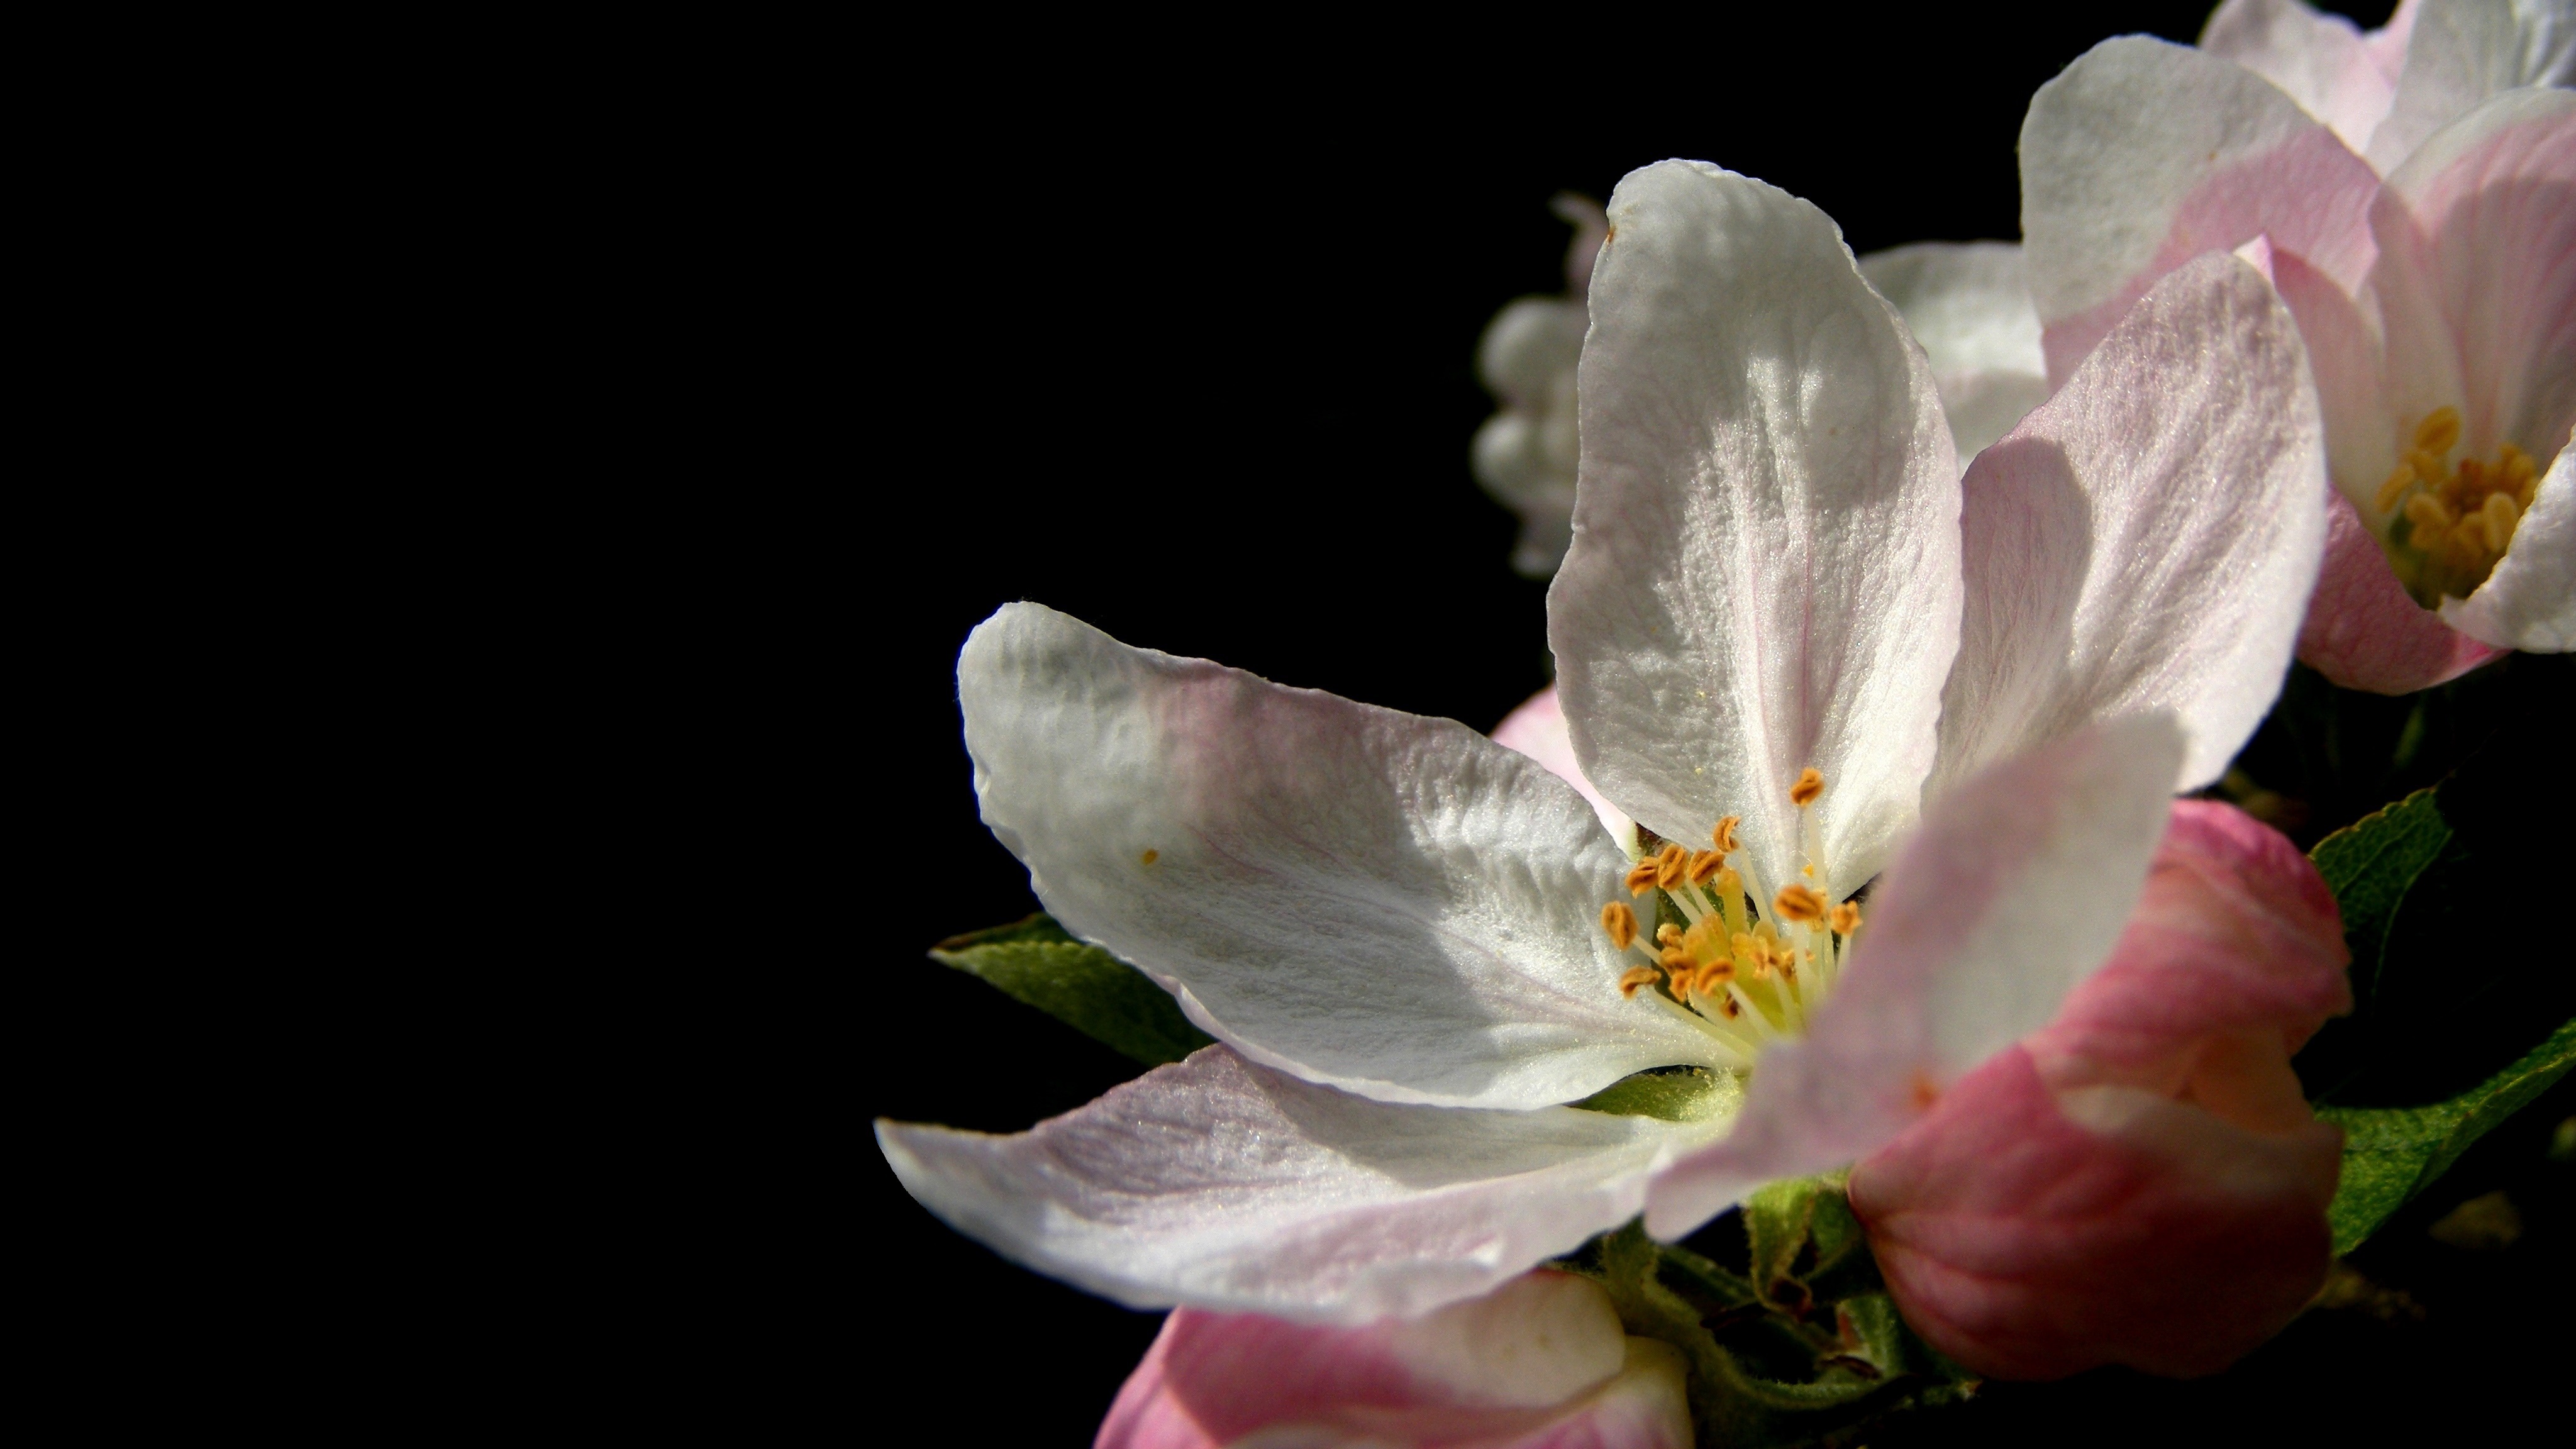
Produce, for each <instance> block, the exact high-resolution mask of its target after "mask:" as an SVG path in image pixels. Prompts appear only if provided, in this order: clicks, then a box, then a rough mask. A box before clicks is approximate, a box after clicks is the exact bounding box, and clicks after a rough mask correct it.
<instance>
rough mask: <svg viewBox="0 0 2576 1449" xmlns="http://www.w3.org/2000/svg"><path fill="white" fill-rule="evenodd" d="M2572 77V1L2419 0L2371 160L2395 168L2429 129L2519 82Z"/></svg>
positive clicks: (2575, 20) (2575, 10)
mask: <svg viewBox="0 0 2576 1449" xmlns="http://www.w3.org/2000/svg"><path fill="white" fill-rule="evenodd" d="M2571 82H2576V6H2571V5H2570V4H2568V0H2425V3H2424V4H2423V5H2422V6H2421V7H2420V8H2418V9H2417V11H2416V12H2415V32H2414V35H2413V36H2412V38H2410V39H2409V40H2408V42H2407V45H2406V69H2405V72H2404V73H2403V74H2402V75H2401V76H2400V77H2399V78H2398V82H2397V96H2396V99H2395V100H2394V101H2393V102H2392V103H2391V104H2390V106H2389V109H2388V119H2387V120H2385V121H2382V122H2381V123H2380V125H2379V129H2378V130H2377V131H2375V132H2373V133H2372V135H2371V138H2370V160H2371V164H2373V165H2375V166H2377V167H2378V168H2379V169H2380V170H2381V171H2382V172H2394V171H2395V170H2397V168H2398V167H2400V166H2403V165H2405V164H2406V162H2407V160H2408V158H2410V157H2412V156H2413V155H2414V154H2415V150H2416V148H2417V147H2419V146H2421V145H2423V144H2424V142H2425V141H2426V140H2427V139H2429V138H2430V137H2431V136H2432V135H2433V133H2434V132H2436V131H2439V130H2441V129H2442V128H2443V127H2444V126H2447V125H2449V124H2451V123H2452V122H2453V121H2456V120H2458V119H2459V118H2460V117H2462V116H2465V115H2467V114H2468V113H2469V112H2471V111H2473V110H2475V109H2477V107H2478V106H2479V105H2480V104H2481V103H2483V102H2485V101H2487V100H2488V99H2490V98H2492V97H2494V96H2498V95H2501V94H2503V93H2504V92H2506V91H2509V90H2513V89H2516V88H2518V87H2522V86H2563V85H2567V84H2570V83H2571Z"/></svg>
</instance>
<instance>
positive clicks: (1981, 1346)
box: [1851, 801, 2352, 1379]
mask: <svg viewBox="0 0 2576 1449" xmlns="http://www.w3.org/2000/svg"><path fill="white" fill-rule="evenodd" d="M2349 959H2350V958H2349V955H2348V953H2347V952H2346V950H2345V948H2344V943H2343V932H2342V925H2341V921H2340V919H2339V917H2338V915H2337V913H2336V910H2335V905H2334V899H2333V897H2332V896H2331V895H2330V894H2328V892H2327V890H2326V887H2325V882H2324V881H2323V880H2321V879H2320V878H2319V877H2318V875H2317V873H2316V869H2315V867H2314V866H2312V865H2311V864H2309V862H2308V860H2307V857H2305V856H2303V855H2301V854H2300V853H2299V851H2298V849H2297V847H2295V846H2293V845H2291V844H2290V842H2289V841H2288V840H2286V839H2284V838H2282V836H2281V835H2280V834H2279V833H2278V832H2276V831H2273V830H2271V829H2270V828H2268V827H2266V826H2264V825H2262V824H2260V823H2259V822H2257V821H2255V820H2253V819H2252V818H2250V817H2248V816H2246V815H2245V814H2244V813H2243V812H2241V811H2238V810H2235V809H2233V808H2232V807H2229V806H2225V805H2218V804H2213V803H2210V802H2206V801H2181V802H2178V803H2176V804H2175V806H2174V807H2173V816H2172V823H2171V824H2170V825H2169V826H2168V828H2167V830H2166V834H2165V838H2164V842H2163V844H2162V845H2161V846H2160V847H2159V848H2158V851H2157V855H2156V862H2155V866H2154V869H2153V871H2152V872H2151V874H2150V875H2149V877H2148V880H2147V885H2146V890H2145V893H2144V894H2143V896H2142V897H2141V898H2140V900H2139V903H2138V907H2137V910H2136V912H2135V913H2134V914H2133V915H2132V917H2131V918H2130V922H2129V925H2128V928H2127V930H2126V931H2125V932H2124V933H2123V934H2122V936H2121V938H2120V942H2119V944H2118V946H2117V947H2116V948H2114V950H2113V953H2112V956H2111V959H2110V961H2109V963H2108V964H2107V965H2105V966H2104V967H2103V968H2102V969H2101V970H2100V971H2098V972H2097V973H2095V974H2094V975H2093V976H2092V977H2091V978H2089V979H2088V980H2087V981H2086V982H2085V983H2084V984H2083V985H2081V986H2079V987H2078V988H2077V989H2076V990H2075V991H2074V992H2073V994H2071V995H2070V996H2069V997H2068V998H2067V1001H2066V1004H2065V1007H2064V1008H2063V1009H2062V1010H2061V1011H2060V1012H2059V1014H2058V1017H2057V1019H2056V1021H2054V1022H2053V1023H2051V1024H2050V1025H2049V1026H2047V1027H2046V1028H2044V1029H2042V1030H2040V1031H2039V1032H2036V1033H2034V1034H2032V1035H2031V1036H2029V1037H2027V1038H2025V1039H2024V1040H2023V1041H2022V1042H2020V1043H2019V1044H2018V1045H2016V1046H2014V1047H2012V1048H2010V1049H2008V1050H2006V1051H2004V1052H2002V1053H1999V1054H1998V1055H1997V1056H1996V1057H1994V1058H1993V1059H1992V1060H1990V1061H1988V1062H1987V1063H1986V1064H1985V1065H1983V1066H1981V1067H1979V1068H1978V1069H1977V1070H1975V1071H1973V1072H1971V1073H1969V1074H1968V1075H1967V1076H1965V1077H1963V1078H1961V1079H1960V1081H1959V1082H1958V1083H1957V1084H1956V1085H1955V1086H1953V1087H1952V1088H1951V1089H1950V1090H1949V1091H1948V1092H1946V1093H1944V1094H1943V1095H1942V1097H1941V1100H1940V1102H1939V1104H1938V1105H1937V1106H1936V1107H1935V1108H1934V1109H1933V1110H1932V1111H1931V1112H1930V1113H1929V1114H1928V1115H1927V1116H1926V1117H1925V1118H1924V1119H1923V1120H1922V1121H1920V1122H1918V1123H1917V1124H1916V1125H1915V1126H1913V1127H1912V1128H1911V1129H1909V1130H1908V1131H1907V1132H1906V1133H1905V1134H1904V1135H1903V1136H1901V1137H1899V1138H1898V1139H1897V1140H1896V1141H1894V1142H1892V1143H1890V1144H1889V1145H1888V1146H1887V1147H1885V1148H1883V1149H1881V1150H1880V1151H1879V1152H1878V1153H1877V1154H1875V1155H1874V1156H1872V1157H1870V1158H1868V1159H1867V1160H1866V1161H1864V1162H1862V1163H1861V1164H1860V1166H1859V1167H1858V1168H1857V1169H1856V1170H1855V1171H1854V1172H1853V1174H1852V1179H1851V1200H1852V1207H1853V1210H1854V1211H1855V1212H1856V1213H1858V1215H1859V1216H1860V1219H1861V1221H1862V1223H1863V1224H1864V1225H1865V1226H1867V1228H1868V1229H1869V1236H1870V1246H1871V1247H1872V1248H1873V1249H1874V1250H1875V1251H1876V1253H1877V1255H1878V1260H1879V1264H1880V1266H1881V1268H1882V1269H1883V1270H1884V1271H1885V1273H1886V1276H1887V1281H1888V1286H1889V1289H1890V1290H1891V1291H1892V1292H1893V1293H1894V1294H1895V1297H1896V1301H1897V1303H1898V1305H1899V1306H1900V1307H1901V1308H1902V1309H1903V1310H1904V1313H1905V1318H1906V1321H1907V1322H1908V1323H1910V1324H1912V1325H1913V1326H1914V1328H1915V1330H1916V1331H1917V1332H1919V1333H1921V1334H1922V1335H1923V1336H1924V1338H1925V1339H1927V1340H1929V1341H1930V1342H1931V1343H1932V1344H1933V1345H1934V1346H1935V1347H1937V1348H1939V1349H1940V1350H1941V1351H1942V1352H1944V1353H1947V1354H1949V1355H1950V1356H1951V1357H1952V1358H1955V1359H1957V1360H1958V1361H1959V1362H1960V1363H1962V1364H1964V1365H1966V1366H1967V1367H1969V1368H1970V1369H1972V1370H1974V1371H1976V1372H1978V1373H1982V1374H1986V1375H1989V1376H1992V1377H1996V1378H2014V1379H2044V1378H2057V1377H2062V1376H2064V1375H2066V1374H2071V1373H2076V1372H2079V1371H2081V1370H2084V1369H2088V1368H2092V1367H2095V1366H2097V1365H2101V1364H2106V1363H2122V1364H2128V1365H2131V1366H2133V1367H2136V1368H2140V1369H2145V1370H2147V1371H2149V1372H2152V1373H2163V1374H2176V1375H2191V1374H2203V1373H2211V1372H2215V1371H2216V1370H2218V1369H2220V1368H2224V1367H2225V1366H2226V1365H2228V1364H2229V1363H2231V1362H2233V1361H2235V1360H2236V1359H2237V1358H2238V1357H2240V1356H2242V1355H2243V1354H2245V1353H2246V1352H2247V1351H2249V1350H2251V1349H2252V1348H2254V1347H2255V1346H2256V1345H2258V1344H2260V1343H2262V1342H2263V1341H2264V1340H2265V1339H2267V1338H2269V1337H2271V1336H2272V1335H2273V1334H2274V1333H2276V1332H2278V1331H2279V1330H2280V1329H2281V1327H2282V1326H2283V1325H2284V1324H2286V1323H2288V1322H2289V1321H2290V1319H2291V1317H2292V1316H2293V1315H2295V1314H2296V1313H2297V1312H2298V1311H2299V1309H2300V1308H2301V1307H2302V1306H2303V1305H2304V1304H2305V1303H2306V1302H2307V1301H2308V1299H2309V1298H2310V1297H2311V1296H2313V1295H2314V1294H2315V1292H2316V1289H2317V1287H2318V1285H2319V1284H2320V1283H2321V1282H2322V1281H2323V1279H2324V1276H2325V1271H2326V1266H2327V1260H2328V1253H2329V1246H2330V1239H2329V1235H2328V1232H2327V1227H2326V1219H2325V1207H2326V1203H2327V1201H2328V1200H2329V1199H2330V1198H2332V1197H2333V1195H2334V1187H2335V1178H2336V1174H2337V1171H2338V1169H2339V1167H2340V1165H2341V1148H2342V1134H2341V1133H2340V1132H2339V1131H2337V1130H2336V1129H2335V1128H2333V1127H2330V1126H2327V1125H2325V1124H2323V1123H2321V1122H2319V1121H2317V1120H2316V1117H2315V1114H2314V1113H2312V1112H2311V1111H2309V1109H2308V1105H2307V1102H2306V1100H2305V1098H2304V1097H2303V1095H2302V1094H2301V1092H2300V1089H2299V1083H2298V1079H2297V1077H2296V1076H2295V1075H2293V1074H2292V1073H2291V1071H2290V1066H2289V1059H2290V1054H2291V1053H2293V1052H2295V1051H2296V1050H2298V1048H2299V1047H2300V1045H2301V1044H2302V1043H2304V1042H2305V1041H2306V1040H2307V1039H2308V1037H2309V1036H2310V1035H2312V1034H2313V1033H2314V1032H2315V1031H2316V1029H2317V1028H2318V1027H2319V1026H2320V1025H2322V1024H2323V1023H2324V1021H2325V1019H2326V1018H2327V1017H2329V1016H2333V1015H2337V1014H2339V1013H2341V1012H2343V1011H2346V1010H2349V1009H2350V1007H2351V1003H2352V998H2351V991H2350V988H2349V987H2348V986H2347V985H2346V983H2345V980H2344V967H2345V965H2346V963H2347V962H2348V960H2349Z"/></svg>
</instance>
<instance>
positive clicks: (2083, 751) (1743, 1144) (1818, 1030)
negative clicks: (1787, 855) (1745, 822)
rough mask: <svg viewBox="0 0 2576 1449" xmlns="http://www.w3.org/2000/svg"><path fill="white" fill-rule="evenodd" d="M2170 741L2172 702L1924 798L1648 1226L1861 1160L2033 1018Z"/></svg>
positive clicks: (1665, 1176) (2146, 849) (2137, 874)
mask: <svg viewBox="0 0 2576 1449" xmlns="http://www.w3.org/2000/svg"><path fill="white" fill-rule="evenodd" d="M2182 754H2183V737H2182V731H2181V729H2180V727H2179V726H2177V725H2176V724H2175V723H2174V721H2173V720H2172V719H2170V718H2169V717H2166V716H2162V715H2146V716H2139V717H2133V718H2129V719H2122V720H2114V721H2110V722H2108V723H2104V724H2099V725H2095V726H2092V727H2090V728H2087V729H2084V730H2081V731H2079V732H2077V733H2075V734H2073V735H2070V736H2067V737H2065V738H2063V739H2060V740H2057V741H2055V742H2053V743H2051V744H2049V745H2046V746H2044V747H2042V748H2040V749H2037V750H2034V751H2032V752H2031V753H2029V754H2026V755H2023V756H2020V757H2019V758H2017V759H2014V760H2010V761H2007V762H2005V763H2004V764H2001V765H1998V766H1996V767H1994V768H1992V769H1990V770H1988V771H1986V772H1985V773H1983V774H1981V775H1977V776H1975V777H1973V778H1971V779H1969V780H1967V781H1965V782H1963V783H1961V784H1960V785H1958V786H1957V787H1956V788H1954V789H1952V790H1951V791H1949V792H1948V793H1947V794H1946V795H1943V796H1941V797H1940V798H1938V799H1936V800H1934V801H1933V802H1932V803H1931V805H1930V806H1929V807H1928V808H1927V809H1926V810H1925V811H1924V815H1923V828H1922V829H1921V830H1919V831H1917V832H1915V834H1914V836H1913V838H1912V839H1910V840H1908V841H1907V842H1906V843H1905V847H1904V849H1903V850H1902V851H1900V852H1899V853H1898V855H1897V858H1896V860H1895V862H1894V863H1893V864H1891V865H1890V866H1889V867H1888V869H1887V875H1886V876H1885V878H1884V879H1883V880H1881V881H1880V883H1879V885H1878V887H1877V889H1876V890H1875V891H1873V892H1872V894H1871V897H1870V900H1869V903H1868V905H1867V907H1866V910H1865V914H1864V916H1863V918H1862V923H1861V929H1860V934H1859V936H1858V937H1857V938H1856V942H1855V950H1854V953H1853V955H1852V959H1851V963H1850V965H1849V966H1848V967H1847V968H1846V969H1845V971H1844V974H1843V978H1842V980H1841V982H1840V984H1839V985H1838V986H1837V987H1836V988H1835V991H1834V994H1833V996H1832V997H1831V998H1830V999H1828V1000H1827V1001H1826V1002H1825V1004H1824V1005H1823V1006H1822V1007H1821V1008H1819V1009H1818V1010H1817V1012H1816V1014H1815V1017H1814V1019H1813V1022H1812V1025H1811V1026H1810V1028H1809V1030H1808V1033H1807V1035H1806V1036H1805V1037H1804V1038H1803V1039H1799V1040H1792V1041H1785V1042H1781V1043H1778V1044H1776V1045H1774V1046H1772V1047H1770V1048H1769V1049H1768V1050H1766V1051H1764V1052H1763V1054H1762V1058H1761V1060H1760V1061H1759V1062H1757V1063H1756V1064H1755V1066H1754V1070H1753V1080H1752V1082H1751V1084H1750V1085H1749V1086H1748V1087H1747V1089H1746V1092H1745V1099H1744V1107H1743V1110H1742V1111H1741V1112H1740V1113H1738V1114H1737V1116H1736V1118H1735V1127H1734V1130H1733V1131H1732V1132H1731V1133H1730V1134H1729V1135H1728V1136H1727V1137H1726V1139H1725V1140H1723V1141H1721V1142H1718V1143H1716V1144H1714V1145H1712V1146H1709V1147H1706V1148H1702V1149H1700V1150H1699V1151H1697V1152H1694V1153H1692V1154H1691V1155H1689V1156H1687V1157H1684V1158H1682V1159H1681V1160H1680V1161H1679V1162H1677V1163H1676V1164H1674V1165H1673V1166H1672V1167H1671V1168H1669V1169H1666V1170H1665V1171H1663V1172H1661V1173H1659V1174H1658V1175H1657V1176H1656V1179H1655V1181H1654V1184H1653V1186H1652V1187H1651V1188H1650V1189H1649V1190H1648V1192H1647V1195H1646V1228H1647V1230H1648V1231H1649V1232H1652V1233H1653V1234H1655V1236H1657V1237H1660V1238H1666V1239H1670V1238H1676V1237H1680V1236H1681V1235H1683V1234H1685V1233H1687V1232H1689V1231H1690V1230H1692V1229H1693V1228H1696V1227H1698V1226H1699V1225H1700V1224H1701V1223H1703V1222H1706V1221H1707V1220H1708V1219H1710V1218H1712V1217H1714V1216H1716V1215H1717V1214H1718V1213H1720V1212H1723V1211H1725V1210H1726V1208H1727V1207H1728V1206H1730V1205H1731V1204H1733V1203H1735V1202H1736V1201H1737V1200H1739V1199H1740V1198H1741V1196H1742V1195H1743V1194H1744V1193H1745V1192H1747V1191H1749V1190H1751V1189H1752V1188H1754V1187H1756V1186H1759V1185H1760V1184H1762V1183H1764V1182H1767V1181H1770V1180H1772V1179H1774V1178H1779V1177H1793V1176H1799V1175H1802V1174H1806V1173H1813V1172H1820V1171H1823V1170H1824V1169H1826V1168H1830V1167H1834V1166H1837V1165H1839V1164H1841V1163H1846V1162H1850V1161H1852V1160H1854V1159H1856V1158H1860V1157H1864V1156H1867V1155H1868V1154H1869V1153H1870V1152H1872V1151H1874V1150H1876V1149H1877V1148H1878V1147H1880V1146H1881V1145H1882V1144H1884V1143H1886V1142H1887V1141H1888V1140H1890V1139H1891V1138H1894V1137H1895V1136H1896V1135H1897V1134H1898V1133H1900V1132H1902V1131H1904V1130H1905V1129H1906V1128H1907V1127H1909V1126H1911V1125H1912V1124H1913V1123H1914V1122H1916V1121H1918V1120H1920V1119H1922V1118H1923V1116H1924V1114H1925V1113H1926V1112H1927V1111H1929V1110H1931V1109H1932V1107H1933V1106H1934V1104H1935V1103H1937V1102H1938V1101H1939V1100H1940V1097H1941V1094H1942V1093H1943V1092H1944V1091H1945V1090H1946V1089H1947V1088H1948V1087H1949V1086H1950V1084H1951V1083H1953V1082H1955V1081H1957V1080H1958V1079H1959V1077H1960V1076H1961V1074H1963V1073H1965V1072H1967V1071H1969V1070H1971V1069H1972V1068H1974V1067H1976V1066H1977V1065H1978V1064H1979V1063H1980V1062H1983V1061H1985V1060H1986V1058H1987V1057H1989V1056H1991V1055H1992V1054H1993V1053H1994V1052H1995V1051H1996V1050H1998V1049H1999V1048H2001V1047H2003V1046H2005V1045H2006V1044H2008V1043H2011V1042H2013V1041H2015V1040H2016V1039H2018V1038H2020V1037H2021V1036H2023V1035H2025V1034H2027V1033H2029V1032H2031V1031H2034V1030H2036V1029H2038V1028H2039V1027H2041V1026H2044V1025H2046V1024H2047V1023H2048V1021H2049V1020H2050V1019H2051V1018H2052V1017H2054V1016H2055V1015H2056V1014H2057V1010H2058V1006H2059V1004H2060V1003H2061V1002H2062V1001H2064V1000H2065V998H2066V994H2067V992H2068V991H2070V990H2072V989H2073V988H2074V987H2075V986H2076V984H2077V983H2078V982H2080V981H2082V980H2083V979H2084V978H2085V977H2086V976H2087V975H2088V974H2090V973H2091V972H2092V971H2094V970H2095V969H2096V968H2098V967H2099V966H2100V965H2101V964H2102V963H2103V961H2104V960H2105V959H2106V958H2108V956H2109V955H2110V952H2111V947H2112V945H2113V943H2115V942H2116V941H2117V940H2118V939H2119V936H2120V932H2121V930H2122V929H2123V927H2124V926H2125V924H2126V923H2127V921H2128V918H2129V914H2130V910H2131V908H2132V907H2133V906H2134V905H2135V904H2136V902H2137V900H2138V893H2139V888H2140V885H2141V884H2142V883H2143V882H2144V880H2145V879H2146V875H2147V865H2148V862H2149V860H2150V859H2151V858H2152V857H2153V856H2154V854H2155V850H2156V845H2157V841H2158V840H2159V838H2160V837H2161V836H2162V835H2163V834H2164V830H2165V824H2166V815H2167V809H2168V800H2169V797H2170V794H2171V791H2172V788H2173V780H2174V776H2175V772H2176V771H2177V770H2178V769H2179V768H2180V766H2181V763H2182Z"/></svg>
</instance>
